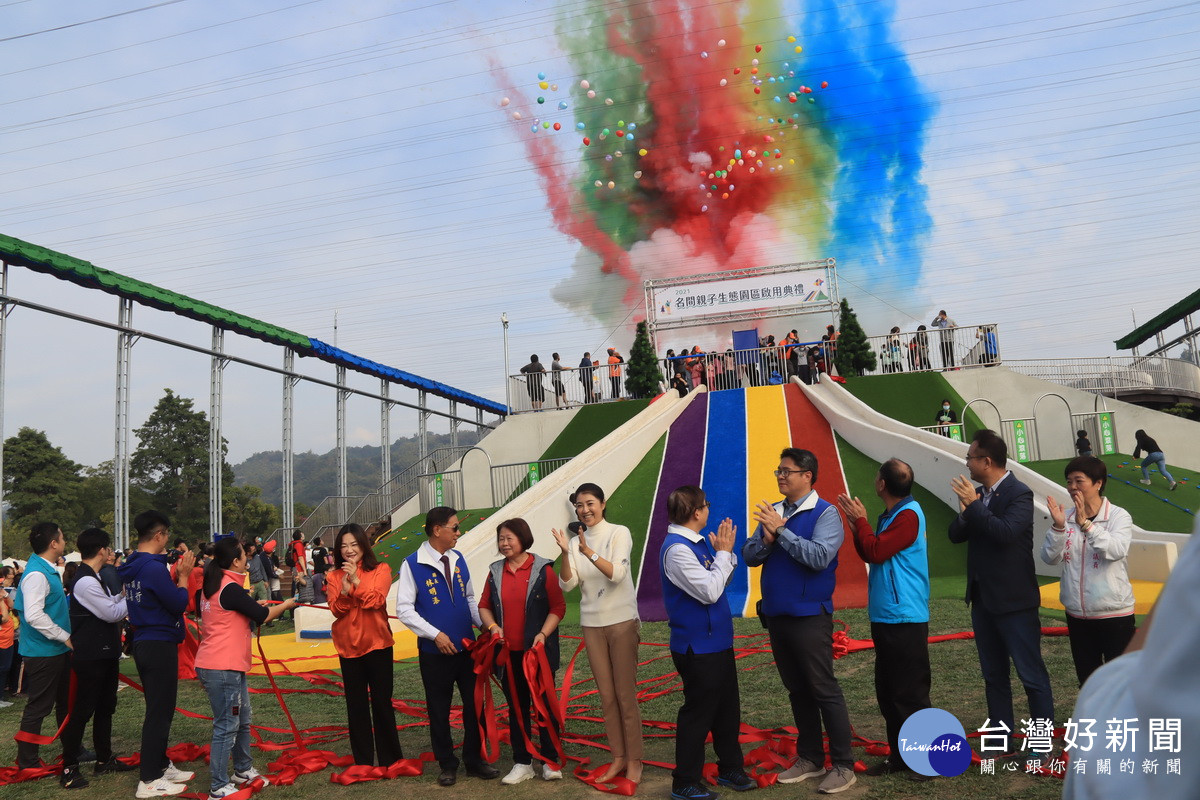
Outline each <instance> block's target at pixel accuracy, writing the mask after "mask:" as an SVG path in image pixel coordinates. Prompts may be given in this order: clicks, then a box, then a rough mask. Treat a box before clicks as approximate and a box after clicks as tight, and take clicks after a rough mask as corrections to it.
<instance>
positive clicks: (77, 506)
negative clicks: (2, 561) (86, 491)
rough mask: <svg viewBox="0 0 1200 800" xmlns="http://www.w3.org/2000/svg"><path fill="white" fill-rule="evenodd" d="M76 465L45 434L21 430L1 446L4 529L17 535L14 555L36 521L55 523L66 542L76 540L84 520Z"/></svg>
mask: <svg viewBox="0 0 1200 800" xmlns="http://www.w3.org/2000/svg"><path fill="white" fill-rule="evenodd" d="M79 469H80V467H79V465H78V464H76V463H75V462H74V461H72V460H71V459H69V458H67V457H66V455H64V454H63V451H62V450H61V449H59V448H58V447H56V446H54V445H53V444H52V443H51V442H50V439H49V438H48V437H47V436H46V433H45V431H38V430H34V429H33V428H21V429H20V430H19V431H17V435H16V436H10V437H9V438H8V439H6V440H5V442H4V489H5V494H4V499H5V500H6V501H7V502H8V505H9V508H8V516H7V519H6V521H5V527H6V528H8V530H9V531H11V532H14V533H16V534H18V535H17V536H15V537H14V538H13V539H11V540H10V542H11V543H10V545H9V549H10V551H11V552H19V551H20V550H21V549H22V548H23V547H24V546H25V545H24V544H22V542H24V538H25V536H26V535H27V534H28V533H29V529H30V528H32V527H33V525H34V524H36V523H38V522H57V523H58V525H59V527H61V528H62V530H63V534H64V535H65V536H66V538H67V542H68V543H71V542H73V541H75V536H76V534H78V533H79V531H80V530H81V528H80V522H81V519H82V516H83V513H82V511H83V509H82V492H81V489H82V484H83V479H82V478H81V477H80V475H79Z"/></svg>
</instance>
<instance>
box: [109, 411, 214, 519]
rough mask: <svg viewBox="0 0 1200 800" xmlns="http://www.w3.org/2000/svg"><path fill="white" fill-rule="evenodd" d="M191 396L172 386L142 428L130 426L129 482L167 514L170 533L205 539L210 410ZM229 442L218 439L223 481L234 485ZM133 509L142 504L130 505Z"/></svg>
mask: <svg viewBox="0 0 1200 800" xmlns="http://www.w3.org/2000/svg"><path fill="white" fill-rule="evenodd" d="M193 405H194V404H193V401H192V400H191V399H189V398H187V397H179V396H178V395H176V394H175V393H174V392H172V391H171V390H170V389H167V390H166V393H165V394H163V396H162V398H161V399H160V400H159V401H158V404H157V405H155V407H154V411H152V412H151V414H150V416H149V418H147V420H146V422H145V424H144V425H142V427H140V428H138V429H137V430H135V431H134V433H135V434H137V437H138V442H139V444H138V447H137V450H135V451H134V453H133V456H132V457H131V458H130V460H129V475H130V480H131V482H133V483H135V484H136V485H137V486H139V487H141V488H142V489H145V490H146V491H147V492H148V493H149V494H150V495H151V496H152V497H153V498H154V505H155V507H156V508H157V510H159V511H161V512H163V513H164V514H166V515H167V516H168V517H170V519H171V533H172V534H175V535H178V536H183V537H186V538H190V539H204V540H207V539H208V538H209V537H210V536H211V535H212V532H211V531H209V524H208V415H207V414H205V413H204V412H203V411H197V410H195V408H194V407H193ZM228 450H229V447H228V443H227V442H226V441H225V440H224V439H222V441H221V456H222V459H221V462H222V470H221V477H222V485H223V486H224V487H225V491H228V488H229V487H231V486H232V485H233V469H232V468H231V467H230V466H229V464H228V463H226V462H225V460H224V456H225V454H226V453H227V452H228ZM132 510H133V512H134V513H137V512H139V511H142V510H144V509H142V508H137V507H134V508H133V509H132Z"/></svg>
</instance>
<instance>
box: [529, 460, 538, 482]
mask: <svg viewBox="0 0 1200 800" xmlns="http://www.w3.org/2000/svg"><path fill="white" fill-rule="evenodd" d="M539 480H541V476H540V474H539V473H538V463H537V462H536V461H535V462H533V463H532V464H530V465H529V485H530V486H533V485H534V484H535V483H537V482H538V481H539Z"/></svg>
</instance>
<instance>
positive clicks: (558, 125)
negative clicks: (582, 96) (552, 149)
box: [554, 122, 562, 131]
mask: <svg viewBox="0 0 1200 800" xmlns="http://www.w3.org/2000/svg"><path fill="white" fill-rule="evenodd" d="M554 130H556V131H561V130H562V124H561V123H559V122H556V123H554Z"/></svg>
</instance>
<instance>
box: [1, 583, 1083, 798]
mask: <svg viewBox="0 0 1200 800" xmlns="http://www.w3.org/2000/svg"><path fill="white" fill-rule="evenodd" d="M932 614H933V616H932V622H931V624H930V633H931V634H941V633H952V632H956V631H961V630H967V629H969V627H970V620H969V616H968V612H967V609H966V607H965V606H964V605H963V604H962V602H961V601H959V600H950V599H938V600H934V601H933V604H932ZM836 617H837V618H838V619H840V620H842V621H843V622H845V623H846V624H847V625H848V626H849V635H850V636H851V637H852V638H868V637H869V635H870V634H869V631H870V627H869V624H868V622H867V618H866V612H865V610H862V609H849V610H844V611H839V612H838V613H837V615H836ZM735 624H736V629H737V632H738V633H739V634H743V635H753V634H760V633H762V629H761V628H760V627H759V624H758V621H757V620H737V621H736V623H735ZM1045 624H1055V623H1054V622H1053V621H1052V620H1049V619H1047V620H1045ZM276 627H277V628H278V627H280V626H276ZM564 633H565V634H570V635H578V634H579V629H578V627H577V626H575V625H568V626H566V627H565V628H564ZM642 638H643V641H645V642H665V641H666V639H667V626H666V623H646V624H644V625H643V628H642ZM756 642H757V640H749V641H748V642H745V643H744V644H746V645H753V644H755V643H756ZM573 646H574V642H573V641H570V640H568V641H566V642H564V651H566V654H569V653H570V652H572V651H573ZM1042 650H1043V653H1044V654H1045V657H1046V662H1047V666H1048V667H1049V669H1050V674H1051V678H1052V681H1053V686H1054V692H1055V698H1056V700H1057V715H1056V719H1057V721H1059V722H1060V723H1061V722H1062V721H1063V720H1065V719H1066V718H1067V717H1068V715H1069V714H1070V711H1071V708H1072V706H1073V704H1074V700H1075V695H1076V688H1075V685H1074V670H1073V668H1072V666H1071V656H1070V650H1069V647H1068V643H1067V640H1066V638H1065V637H1047V638H1045V639H1044V640H1043V644H1042ZM664 656H667V653H666V651H665V649H663V648H659V647H652V646H647V645H643V647H642V652H641V658H642V659H643V660H649V659H655V658H657V659H658V660H656V661H653V662H652V663H650V664H647V665H645V666H643V667H642V668H641V673H640V675H639V678H651V677H654V676H659V675H663V674H664V673H668V672H671V671H672V667H671V662H670V658H669V657H666V658H664ZM930 657H931V659H932V662H933V674H934V676H935V677H934V684H933V702H934V705H936V706H938V707H940V708H944V709H948V710H950V711H951V712H952V713H954V714H955V715H956V716H957V717H958V718H959V719H960V720H961V721H962V722H963V724H964V727H966V728H967V732H968V733H971V732H972V731H973V730H974V729H976V728H978V727H979V726H980V725H982V724H983V721H984V718H985V712H984V700H983V683H982V679H981V678H980V676H979V666H978V661H977V657H976V654H975V647H974V644H973V643H972V642H970V641H950V642H944V643H940V644H934V645H931V646H930ZM739 664H740V665H741V666H742V668H743V671H742V672H741V673H740V689H741V696H742V719H743V721H744V722H746V723H748V724H750V725H753V726H755V727H758V728H763V729H770V728H776V727H781V726H785V725H791V724H792V723H791V718H790V713H789V712H788V710H787V701H786V699H785V698H784V697H783V696H782V691H783V690H782V686H781V684H780V682H779V676H778V674H777V672H776V671H775V668H774V667H773V666H772V664H771V659H770V656H769V655H768V654H756V655H750V656H747V657H746V658H744V659H742V660H741V661H739ZM122 665H123V667H124V669H125V671H126V672H127V673H129V674H131V675H132V676H133V677H134V678H135V679H136V674H135V673H134V668H133V664H132V661H131V660H126V661H124V662H122ZM873 669H874V656H873V653H872V651H869V650H868V651H863V652H858V653H851V654H849V655H847V656H845V657H844V658H841V659H839V660H838V661H837V662H836V670H837V673H838V676H839V678H840V680H841V682H842V687H843V690H844V692H845V694H846V700H847V703H848V705H849V708H850V719H851V723H852V724H853V726H854V729H855V732H856V733H857V734H859V735H861V736H864V737H868V738H871V739H881V738H883V736H884V731H883V722H882V719H881V717H880V716H879V712H878V708H877V707H876V705H875V695H874V683H873ZM559 677H560V679H561V677H562V671H561V670H560V673H559ZM589 677H590V672H589V670H588V664H587V659H586V657H581V658H580V660H579V663H578V666H577V670H576V686H577V691H583V690H587V689H589V688H590V686H589V685H586V684H585V685H582V686H580V685H579V682H581V681H585V680H587V679H588V678H589ZM278 682H279V685H280V686H281V688H283V689H285V690H287V689H302V688H307V686H308V684H307V683H306V682H305V681H303V680H302V679H300V678H294V677H284V678H279V679H278ZM669 683H670V681H668V685H669ZM251 685H252V687H255V688H258V687H266V685H267V684H266V680H265V679H264V678H252V679H251ZM395 686H396V696H397V698H412V699H421V694H422V693H421V682H420V677H419V675H418V672H417V667H416V665H415V664H414V663H401V664H397V665H396V679H395ZM663 688H665V686H664V687H663ZM650 690H651V691H654V690H655V687H650ZM1013 692H1014V696H1015V697H1016V698H1017V705H1016V708H1017V711H1018V716H1019V715H1020V714H1021V713H1022V712H1023V711H1024V710H1025V709H1026V706H1025V701H1024V693H1023V692H1022V691H1021V687H1020V685H1019V684H1018V683H1016V682H1015V681H1014V689H1013ZM285 697H286V699H287V702H288V705H289V708H290V710H291V712H292V714H293V716H294V717H295V719H296V723H297V725H299V726H300V727H301V728H309V727H317V726H323V725H343V724H344V721H345V706H344V704H343V702H342V700H341V698H340V697H330V696H326V695H317V694H314V695H307V694H289V695H286V696H285ZM496 697H497V701H498V702H502V697H501V695H500V694H499V692H496ZM592 701H593V698H585V699H584V700H583V701H582V702H584V703H590V702H592ZM679 702H680V695H679V694H678V693H673V694H668V695H665V696H663V697H659V698H654V699H651V700H647V701H646V702H645V703H644V704H643V706H642V713H643V718H644V719H645V720H648V721H652V720H661V721H670V722H673V721H674V719H675V713H676V711H677V710H678V704H679ZM252 704H253V706H254V720H255V724H259V725H265V726H271V727H284V728H286V726H287V723H286V720H285V719H284V717H283V714H282V713H281V711H280V709H279V706H278V704H277V703H276V701H275V700H274V698H273V697H272V696H271V695H264V694H256V695H254V696H253V699H252ZM179 705H180V707H182V708H186V709H189V710H192V711H197V712H201V713H205V714H207V713H209V710H208V702H207V699H206V697H205V695H204V693H203V691H202V689H201V687H200V685H199V684H198V683H197V682H196V681H185V682H183V683H182V684H181V685H180V691H179ZM22 706H23V701H20V700H18V701H17V703H16V705H14V706H13V707H11V708H7V709H3V710H0V726H3V728H4V729H5V730H7V731H12V730H15V728H16V726H17V721H18V719H19V717H20V712H21V709H22ZM583 711H584V713H595V714H598V713H599V711H598V709H583ZM142 712H143V705H142V701H141V697H140V695H139V694H138V693H137V692H136V691H135V690H133V689H122V690H121V692H120V693H119V703H118V709H117V718H116V720H115V725H114V734H113V735H114V744H115V747H116V749H117V752H118V753H119V754H128V753H131V752H133V751H135V750H136V749H137V748H138V737H139V730H140V727H141V721H142ZM419 722H420V721H419V720H418V719H416V718H413V717H409V716H406V715H404V714H401V715H400V723H401V724H402V725H404V724H406V723H419ZM600 730H601V728H600V726H599V725H597V724H594V723H586V722H569V731H570V732H571V733H575V734H593V733H598V732H600ZM646 735H647V738H646V749H647V758H648V759H649V760H654V761H662V762H666V763H671V762H673V761H674V754H673V738H672V737H671V735H670V734H669V732H666V731H663V730H661V729H656V728H653V727H648V728H646ZM210 736H211V725H210V724H209V723H208V722H206V721H204V720H193V719H188V718H186V717H183V716H182V715H179V716H177V717H176V719H175V725H174V727H173V729H172V733H171V742H172V743H173V744H175V743H179V742H194V743H197V744H201V745H203V744H207V743H208V742H209V739H210ZM267 738H269V739H271V740H273V741H281V740H286V738H287V737H285V736H283V735H280V734H267ZM400 741H401V744H402V746H403V747H404V752H405V754H406V755H408V756H410V757H412V756H416V755H418V754H420V753H422V752H425V751H427V750H429V740H428V735H427V731H426V730H425V729H424V728H423V727H418V726H414V727H407V728H404V729H402V730H401V732H400ZM86 743H88V742H86V741H85V744H86ZM756 746H758V745H757V744H755V743H749V744H746V745H744V748H743V749H744V750H745V751H746V752H749V751H750V750H751V749H753V748H754V747H756ZM325 747H326V748H327V749H329V750H332V751H334V752H335V753H338V754H344V753H348V752H349V745H348V743H347V742H346V741H345V739H344V738H339V739H336V740H335V741H332V742H331V743H329V744H328V745H325ZM58 750H59V748H58V747H57V745H51V746H48V747H46V748H44V750H43V752H44V753H45V754H46V755H48V756H50V757H51V758H53V757H57V755H58ZM567 752H568V755H573V756H585V757H591V758H593V762H592V763H593V765H598V764H600V763H603V761H604V759H603V755H602V753H603V751H599V750H593V749H591V748H588V747H586V746H584V745H581V744H572V745H568V747H567ZM855 755H856V757H857V758H860V759H862V760H864V761H865V762H866V763H868V764H870V763H873V762H874V760H875V757H873V756H867V755H866V754H865V753H864V752H863V750H862V749H861V748H856V751H855ZM710 757H711V756H710ZM14 760H15V744H14V743H13V741H12V739H11V737H8V736H5V737H3V740H2V741H0V763H5V764H12V763H13V762H14ZM270 760H271V759H270V756H269V755H267V754H266V753H263V752H261V751H258V750H255V763H256V765H257V766H258V767H259V768H260V769H265V768H266V764H267V763H268V761H270ZM189 766H190V768H192V769H195V771H196V772H197V777H196V779H195V780H194V781H193V782H192V783H191V789H192V790H193V791H200V790H202V789H204V788H205V787H207V782H208V769H207V767H206V766H205V765H204V764H203V763H202V762H192V763H191V764H190V765H189ZM497 766H498V767H499V768H500V769H501V770H502V771H507V770H508V768H509V767H510V766H511V760H510V754H509V750H508V747H507V746H503V747H502V748H501V757H500V760H499V762H498V763H497ZM330 772H331V770H328V769H327V770H325V771H323V772H319V773H314V774H310V775H304V776H301V777H300V778H299V779H298V780H297V782H296V784H295V785H294V786H282V787H272V788H270V789H268V794H267V795H265V796H267V797H273V798H278V800H289V799H291V798H294V799H295V800H300V799H301V798H304V799H305V800H307V799H308V798H312V797H320V798H323V799H324V798H330V799H331V800H337V799H338V798H352V797H353V798H360V800H370V799H373V798H378V800H384V799H385V798H392V797H395V796H397V794H399V795H400V796H404V797H413V798H431V799H432V798H442V799H443V800H453V799H454V798H463V799H464V800H465V798H477V797H480V796H482V795H483V793H484V792H485V791H489V792H490V791H497V792H500V793H501V794H511V795H512V796H513V797H518V796H520V797H528V798H535V800H536V799H537V798H550V797H555V798H564V799H566V800H585V798H595V797H597V796H598V795H597V794H596V793H595V792H594V790H592V789H590V788H588V787H587V786H586V785H585V784H583V783H581V782H579V781H577V780H575V779H573V778H572V777H570V775H569V773H568V777H567V778H566V779H565V780H563V781H562V782H557V783H545V782H543V781H541V780H540V779H539V780H533V781H530V782H528V783H525V784H523V785H522V786H521V787H520V788H514V789H510V788H509V787H506V786H502V785H500V783H499V782H498V781H496V782H492V783H488V784H486V785H485V784H484V783H483V782H482V781H479V780H476V779H473V778H466V777H465V776H463V775H462V774H461V773H460V781H459V784H458V785H457V786H455V787H454V788H451V789H443V788H440V787H438V786H437V785H436V777H437V772H436V769H434V768H433V767H429V766H427V767H426V770H425V774H424V775H422V776H420V777H416V778H402V779H397V780H396V781H391V782H372V783H363V784H357V785H354V786H349V787H343V786H339V785H336V784H332V783H330V780H329V776H330ZM85 774H87V775H88V777H89V779H91V780H92V785H91V787H90V788H89V789H88V790H87V791H84V792H80V793H79V795H80V797H84V798H86V797H103V798H109V797H132V796H133V792H134V789H135V788H136V782H137V775H136V773H131V774H125V775H115V776H114V775H105V776H100V777H98V778H92V777H91V775H90V769H85ZM485 786H486V789H485ZM669 791H670V775H669V772H668V770H666V769H662V768H655V767H648V768H647V770H646V775H645V780H644V782H643V784H642V787H641V789H640V790H639V792H638V794H639V796H643V797H664V798H665V797H666V796H667V795H668V794H669ZM1061 791H1062V785H1061V783H1060V782H1059V781H1058V780H1057V779H1052V778H1034V777H1029V776H1026V775H1024V774H1022V773H1019V772H1018V773H1007V772H1003V771H1000V772H998V773H997V774H996V775H980V774H979V769H978V767H975V768H973V769H972V770H968V772H967V774H965V775H963V776H961V777H958V778H952V779H941V780H937V781H934V782H932V783H928V784H923V785H921V786H920V787H914V785H913V784H911V783H909V782H908V781H906V780H904V779H903V778H899V777H883V778H867V777H863V776H860V778H859V782H858V783H857V784H856V785H855V786H854V787H852V789H850V790H849V791H847V792H845V793H844V794H843V796H844V797H852V798H907V797H927V798H943V799H944V800H951V799H953V800H958V799H959V798H993V797H1019V798H1045V799H1046V800H1049V798H1057V797H1059V796H1060V795H1061ZM813 793H815V786H812V785H810V784H809V783H806V784H805V785H804V786H802V787H797V786H794V785H793V786H773V787H768V788H766V789H763V790H760V791H759V792H758V793H757V794H756V795H755V796H756V797H758V796H761V797H763V798H764V800H766V799H767V798H779V799H780V800H783V798H788V799H789V800H790V799H791V798H795V797H798V796H807V795H808V794H813ZM0 796H4V797H21V798H22V800H50V798H55V800H57V799H58V798H61V797H62V796H63V795H62V790H61V789H60V788H59V786H58V782H57V781H56V780H54V779H43V780H40V781H34V782H30V783H26V784H22V785H21V786H20V788H19V789H18V788H15V787H5V788H3V789H0Z"/></svg>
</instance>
